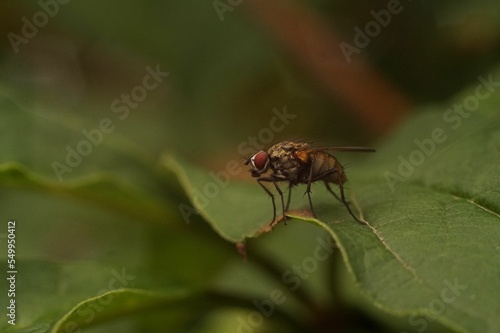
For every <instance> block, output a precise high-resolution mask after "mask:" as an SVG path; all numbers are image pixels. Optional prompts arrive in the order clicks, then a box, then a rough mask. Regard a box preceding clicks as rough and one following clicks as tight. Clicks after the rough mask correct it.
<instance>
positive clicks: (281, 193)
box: [257, 177, 286, 224]
mask: <svg viewBox="0 0 500 333" xmlns="http://www.w3.org/2000/svg"><path fill="white" fill-rule="evenodd" d="M257 182H258V183H259V185H260V186H262V188H263V189H264V191H266V193H267V194H268V195H269V196H270V197H271V201H272V203H273V219H272V221H271V224H272V223H273V222H274V221H275V220H276V203H275V201H274V194H273V193H272V192H271V191H270V190H269V189H268V188H267V187H265V186H264V184H262V182H269V183H273V185H274V187H275V188H276V191H278V193H279V195H280V198H281V208H282V211H283V219H285V220H286V216H285V212H286V210H285V202H284V200H283V191H281V188H280V187H279V186H278V183H277V182H276V180H275V179H274V178H272V177H261V178H257Z"/></svg>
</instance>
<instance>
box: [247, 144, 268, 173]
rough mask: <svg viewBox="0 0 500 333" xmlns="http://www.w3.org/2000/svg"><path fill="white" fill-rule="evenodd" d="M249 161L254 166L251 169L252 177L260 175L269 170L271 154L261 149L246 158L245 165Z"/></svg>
mask: <svg viewBox="0 0 500 333" xmlns="http://www.w3.org/2000/svg"><path fill="white" fill-rule="evenodd" d="M249 163H250V164H251V165H252V168H251V169H250V172H251V173H252V177H260V176H261V175H262V174H263V173H265V172H266V171H267V170H269V155H268V154H267V153H266V152H265V151H263V150H261V151H259V152H257V153H255V154H253V155H252V156H250V157H249V158H247V159H246V161H245V165H247V164H249Z"/></svg>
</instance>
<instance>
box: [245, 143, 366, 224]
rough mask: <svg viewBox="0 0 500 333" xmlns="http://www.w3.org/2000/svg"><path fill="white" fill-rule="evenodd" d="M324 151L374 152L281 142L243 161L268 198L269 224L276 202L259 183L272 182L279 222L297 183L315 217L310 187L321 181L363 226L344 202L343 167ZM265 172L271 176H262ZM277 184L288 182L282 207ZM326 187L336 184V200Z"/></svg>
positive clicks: (344, 178) (363, 148) (358, 148)
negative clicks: (278, 205) (303, 189)
mask: <svg viewBox="0 0 500 333" xmlns="http://www.w3.org/2000/svg"><path fill="white" fill-rule="evenodd" d="M326 151H340V152H374V151H375V149H372V148H365V147H324V148H313V147H310V146H309V144H308V143H303V142H291V141H283V142H280V143H277V144H275V145H274V146H272V147H271V148H269V149H268V150H267V151H264V150H261V151H259V152H257V153H255V154H253V155H252V156H250V157H249V158H247V159H246V161H245V165H247V164H249V163H250V164H251V167H252V168H251V169H250V172H251V174H252V177H255V178H257V182H258V183H259V185H260V186H262V188H263V189H264V191H266V193H267V194H268V195H269V196H270V197H271V200H272V203H273V220H272V221H273V222H271V224H272V223H274V221H275V220H276V203H275V200H274V195H273V193H272V192H271V190H269V189H268V188H267V187H266V186H265V185H264V184H263V183H272V184H273V185H274V187H275V188H276V191H277V192H278V194H279V195H280V199H281V207H282V211H283V217H282V219H286V216H285V213H286V212H287V211H288V207H289V205H290V198H291V190H292V187H293V186H295V185H298V184H305V185H307V188H306V193H307V198H308V199H309V206H310V208H311V212H312V214H313V216H316V214H315V213H314V208H313V204H312V200H311V184H312V183H314V182H317V181H322V182H323V183H324V184H325V186H326V189H327V190H328V192H330V193H331V194H333V196H334V197H335V198H337V200H339V201H340V202H342V203H343V204H344V206H345V207H346V208H347V210H348V211H349V213H350V214H351V216H352V217H353V218H354V219H355V220H356V221H358V222H360V223H363V222H362V221H361V220H359V219H358V218H357V217H356V216H355V215H354V213H353V212H352V210H351V208H350V207H349V204H348V202H347V201H346V199H345V195H344V183H345V182H346V181H347V177H346V175H345V172H344V168H343V167H342V165H341V164H340V163H339V161H338V160H337V158H336V157H334V156H333V155H330V154H329V153H327V152H326ZM269 170H270V171H271V173H270V174H268V175H267V176H264V174H265V173H266V172H267V171H269ZM279 182H288V199H287V203H286V206H285V203H284V199H283V191H282V190H281V188H280V187H279V185H278V183H279ZM330 184H336V185H337V186H338V187H339V190H340V197H339V196H338V195H337V194H336V193H335V192H334V191H333V190H332V188H331V186H330Z"/></svg>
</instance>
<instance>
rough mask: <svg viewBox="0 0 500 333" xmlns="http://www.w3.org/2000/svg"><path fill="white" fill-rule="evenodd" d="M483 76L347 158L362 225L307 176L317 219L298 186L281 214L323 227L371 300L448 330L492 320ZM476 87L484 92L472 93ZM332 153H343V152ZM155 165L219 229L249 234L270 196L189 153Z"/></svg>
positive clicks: (495, 167)
mask: <svg viewBox="0 0 500 333" xmlns="http://www.w3.org/2000/svg"><path fill="white" fill-rule="evenodd" d="M488 78H490V79H491V78H495V76H494V75H493V74H490V75H489V76H487V75H486V76H484V77H483V80H478V82H477V85H474V86H473V87H471V89H468V90H465V91H463V92H462V93H460V94H458V95H457V96H456V97H455V99H454V100H453V101H451V102H450V103H448V104H447V105H444V106H434V107H429V110H427V112H422V113H421V114H420V115H419V116H416V117H415V118H414V119H411V120H410V121H409V122H408V123H407V124H405V125H404V126H402V128H401V129H400V130H399V131H398V132H397V133H396V134H395V135H394V136H393V137H392V138H389V139H388V140H387V142H386V143H385V144H383V145H382V148H380V149H379V150H378V152H377V153H376V154H373V155H372V156H369V157H368V158H366V159H365V160H363V161H361V160H358V161H357V163H355V164H353V165H352V166H351V167H349V169H348V170H347V173H348V177H349V179H350V188H351V191H350V200H351V205H352V207H353V208H355V211H361V212H362V216H363V218H364V219H365V220H366V221H367V224H366V225H361V224H359V223H357V222H356V221H354V220H353V219H352V218H351V217H350V216H349V214H348V213H347V212H346V210H345V208H344V207H342V206H341V205H340V204H339V203H338V202H336V200H335V199H334V198H332V197H331V196H329V195H328V193H327V192H326V191H325V190H324V189H323V186H320V184H318V185H316V186H314V187H313V202H314V204H315V209H316V212H317V215H318V219H313V218H310V217H308V214H307V207H308V204H307V199H306V198H301V197H300V196H301V195H300V194H302V193H301V192H300V191H299V193H300V194H299V195H297V193H296V192H297V190H296V191H294V198H295V200H294V201H293V202H292V206H291V207H292V208H293V209H297V208H304V209H306V210H298V211H291V212H290V213H289V214H290V216H292V217H294V218H296V219H300V220H303V221H306V222H309V223H314V224H316V225H318V226H320V227H322V228H324V229H326V230H327V231H328V232H329V233H330V234H331V236H332V237H333V238H334V239H335V241H336V243H337V245H338V247H339V249H340V251H341V252H342V255H343V258H344V261H345V264H346V265H347V267H348V270H349V271H350V272H351V273H352V275H353V277H354V279H355V280H356V282H357V284H358V285H359V287H360V288H361V290H362V292H363V293H364V294H365V295H366V296H367V297H368V298H369V299H370V300H371V301H372V302H373V303H374V304H375V305H376V306H378V307H380V308H382V309H384V310H386V311H388V312H390V313H393V314H399V315H413V316H425V317H428V318H432V319H435V320H437V321H439V322H441V323H442V324H444V325H446V326H448V327H450V328H451V329H454V330H456V331H458V332H465V331H475V332H496V331H498V330H499V329H500V319H499V318H498V316H497V314H498V313H499V312H500V303H499V302H498V301H497V300H498V298H499V297H500V292H499V290H500V274H499V273H500V272H499V269H498V267H500V256H499V255H498V251H500V242H499V241H498V239H500V122H499V118H498V109H499V108H500V94H494V93H491V91H490V90H488V87H486V86H485V85H484V83H483V82H484V79H486V80H487V79H488ZM495 82H496V81H495ZM478 87H479V88H478ZM478 89H479V91H480V92H481V93H483V94H486V95H487V97H486V98H484V96H483V98H481V99H480V98H478V97H477V96H478V95H477V91H478ZM489 89H496V87H494V86H493V87H492V86H490V87H489ZM488 92H489V93H488ZM457 105H458V107H457ZM337 157H340V158H341V160H342V161H344V154H342V156H340V155H339V156H337ZM166 165H167V166H168V167H169V168H170V169H172V170H174V171H175V172H177V174H178V175H179V178H180V180H181V183H182V184H183V186H184V188H185V190H186V192H187V193H188V195H189V196H190V197H191V199H192V205H193V206H194V207H195V208H196V211H197V212H199V214H200V215H202V216H203V217H204V218H205V219H206V220H207V221H208V222H209V223H210V224H211V225H212V227H213V228H214V229H215V230H216V231H217V232H218V233H219V234H220V235H221V236H222V237H224V238H226V239H227V240H230V241H232V242H239V241H243V240H244V239H245V238H248V237H254V236H256V235H257V234H258V231H259V229H260V228H262V227H263V226H265V225H266V224H267V223H269V222H270V217H271V210H270V206H271V203H270V202H269V201H270V200H269V198H268V196H267V195H266V194H265V193H264V192H263V191H262V189H261V188H260V186H259V185H258V184H256V183H253V184H252V183H247V182H243V181H239V180H235V179H230V181H229V182H228V184H225V185H224V184H222V183H220V184H219V185H218V183H217V181H216V180H214V178H213V177H211V176H210V175H209V173H208V171H203V170H200V169H198V168H196V167H193V166H191V165H189V164H188V163H185V162H182V161H180V160H177V161H174V160H173V159H172V158H170V159H168V160H167V162H166ZM212 175H213V174H212ZM222 185H224V186H222ZM277 206H278V209H279V208H280V204H279V201H277ZM277 229H279V228H277ZM275 232H279V230H275ZM304 237H307V236H306V235H305V236H304Z"/></svg>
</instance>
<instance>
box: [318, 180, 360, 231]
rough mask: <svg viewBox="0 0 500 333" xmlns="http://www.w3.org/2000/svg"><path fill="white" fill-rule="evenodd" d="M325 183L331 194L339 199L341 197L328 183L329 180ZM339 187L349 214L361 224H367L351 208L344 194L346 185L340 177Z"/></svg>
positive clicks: (342, 200)
mask: <svg viewBox="0 0 500 333" xmlns="http://www.w3.org/2000/svg"><path fill="white" fill-rule="evenodd" d="M325 185H326V188H327V190H328V192H330V193H331V194H333V195H334V196H335V197H336V198H337V199H338V198H339V197H338V196H337V195H336V194H335V192H333V190H332V188H331V187H330V185H328V183H327V182H325ZM338 185H339V189H340V201H341V202H342V203H343V204H344V206H345V207H346V208H347V210H348V211H349V214H351V216H352V217H353V218H354V219H355V220H356V221H358V222H359V223H361V224H365V223H364V222H363V221H361V220H360V219H358V218H357V217H356V216H355V215H354V213H353V212H352V210H351V207H349V204H348V203H347V201H346V200H345V195H344V185H342V182H340V179H339V184H338Z"/></svg>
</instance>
